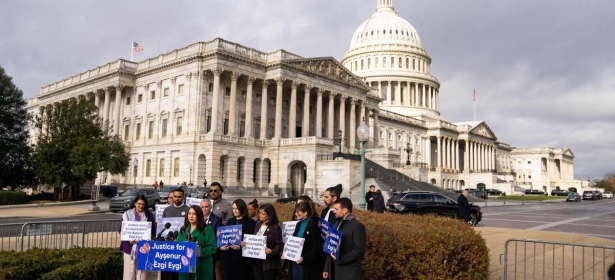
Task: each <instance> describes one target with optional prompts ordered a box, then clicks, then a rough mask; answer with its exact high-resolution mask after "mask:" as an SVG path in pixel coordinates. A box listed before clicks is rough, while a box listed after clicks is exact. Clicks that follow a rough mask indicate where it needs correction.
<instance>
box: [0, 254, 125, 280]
mask: <svg viewBox="0 0 615 280" xmlns="http://www.w3.org/2000/svg"><path fill="white" fill-rule="evenodd" d="M122 264H123V256H122V252H120V251H119V250H118V249H117V248H72V249H68V250H49V249H31V250H28V251H26V252H14V251H12V252H0V280H1V279H16V280H30V279H44V280H52V279H53V280H57V279H66V280H68V279H100V280H102V279H122V271H123V267H122Z"/></svg>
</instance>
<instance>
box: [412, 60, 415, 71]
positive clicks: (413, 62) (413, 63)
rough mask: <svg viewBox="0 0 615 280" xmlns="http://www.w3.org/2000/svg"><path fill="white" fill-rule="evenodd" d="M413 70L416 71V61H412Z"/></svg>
mask: <svg viewBox="0 0 615 280" xmlns="http://www.w3.org/2000/svg"><path fill="white" fill-rule="evenodd" d="M412 70H416V59H414V58H413V59H412Z"/></svg>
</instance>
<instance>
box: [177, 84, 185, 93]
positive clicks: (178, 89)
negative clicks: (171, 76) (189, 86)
mask: <svg viewBox="0 0 615 280" xmlns="http://www.w3.org/2000/svg"><path fill="white" fill-rule="evenodd" d="M177 94H179V95H182V94H184V85H183V84H181V85H179V86H178V87H177Z"/></svg>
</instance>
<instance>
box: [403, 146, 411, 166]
mask: <svg viewBox="0 0 615 280" xmlns="http://www.w3.org/2000/svg"><path fill="white" fill-rule="evenodd" d="M404 151H406V154H408V160H407V161H406V165H410V153H412V148H410V142H408V143H406V148H405V149H404Z"/></svg>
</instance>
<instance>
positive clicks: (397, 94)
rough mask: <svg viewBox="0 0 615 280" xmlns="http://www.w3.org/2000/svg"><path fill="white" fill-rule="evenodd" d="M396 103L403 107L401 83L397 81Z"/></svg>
mask: <svg viewBox="0 0 615 280" xmlns="http://www.w3.org/2000/svg"><path fill="white" fill-rule="evenodd" d="M395 102H397V104H398V105H403V103H402V102H401V82H400V81H397V88H396V89H395Z"/></svg>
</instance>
